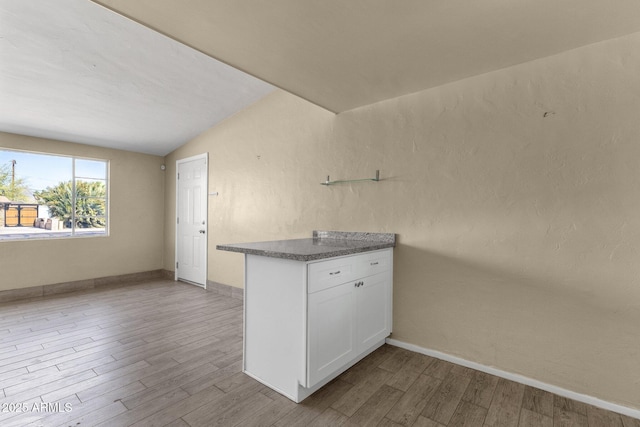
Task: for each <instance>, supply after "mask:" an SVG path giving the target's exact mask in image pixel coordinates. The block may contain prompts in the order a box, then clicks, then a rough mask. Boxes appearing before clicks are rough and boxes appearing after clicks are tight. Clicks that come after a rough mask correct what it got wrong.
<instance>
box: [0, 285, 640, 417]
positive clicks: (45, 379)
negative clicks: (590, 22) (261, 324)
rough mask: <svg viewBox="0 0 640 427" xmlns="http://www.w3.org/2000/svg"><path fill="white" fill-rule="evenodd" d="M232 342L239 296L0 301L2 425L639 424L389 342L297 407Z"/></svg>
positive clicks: (115, 291) (145, 293)
mask: <svg viewBox="0 0 640 427" xmlns="http://www.w3.org/2000/svg"><path fill="white" fill-rule="evenodd" d="M241 334H242V303H241V301H240V300H237V299H232V298H229V297H225V296H222V295H219V294H217V293H214V292H205V291H203V290H201V289H199V288H196V287H194V286H190V285H186V284H181V283H177V284H176V283H174V282H171V281H157V282H149V283H144V284H137V285H131V286H122V287H114V288H109V289H101V290H93V291H84V292H77V293H72V294H65V295H59V296H52V297H45V298H37V299H33V300H28V301H17V302H12V303H4V304H0V387H1V389H0V404H1V405H2V407H1V409H2V411H1V412H0V425H1V426H3V427H10V426H74V427H83V426H93V425H99V426H109V427H113V426H130V425H133V426H165V425H166V426H172V427H179V426H207V427H210V426H225V427H226V426H236V425H238V426H278V427H289V426H305V427H306V426H338V425H345V426H355V425H366V426H418V427H436V426H521V427H525V426H545V427H546V426H549V427H551V426H589V427H598V426H606V427H640V420H635V419H631V418H628V417H625V416H622V415H619V414H615V413H612V412H607V411H604V410H602V409H598V408H595V407H592V406H588V405H585V404H582V403H579V402H575V401H572V400H568V399H565V398H562V397H559V396H555V395H553V394H550V393H548V392H544V391H541V390H538V389H534V388H531V387H528V386H524V385H521V384H518V383H514V382H511V381H507V380H503V379H500V378H497V377H494V376H492V375H488V374H485V373H482V372H478V371H473V370H471V369H468V368H464V367H461V366H457V365H453V364H451V363H448V362H445V361H441V360H437V359H433V358H430V357H428V356H424V355H421V354H417V353H412V352H409V351H406V350H403V349H400V348H397V347H391V346H388V345H385V346H383V347H381V348H380V349H378V350H377V351H375V352H374V353H372V354H371V355H370V356H369V357H367V358H365V359H364V360H363V361H361V362H360V363H358V364H357V365H355V366H354V367H353V368H351V369H350V370H348V371H347V372H345V373H344V374H343V375H341V376H340V377H338V378H337V379H336V380H334V381H333V382H331V383H330V384H328V385H327V386H325V387H324V388H323V389H321V390H320V391H319V392H317V393H316V394H314V395H312V396H311V397H310V398H308V399H307V400H306V401H304V402H303V403H302V404H298V405H296V404H294V403H293V402H291V401H289V400H288V399H286V398H284V397H282V396H280V395H279V394H278V393H275V392H273V391H271V390H270V389H268V388H267V387H265V386H263V385H261V384H260V383H258V382H256V381H255V380H253V379H251V378H249V377H248V376H246V375H244V374H242V373H241V372H240V363H241V359H242V339H241ZM42 403H45V404H46V405H45V406H44V407H43V406H41V405H42ZM16 404H17V405H18V406H19V407H23V406H24V407H25V408H26V409H27V410H26V412H24V413H18V412H15V411H16V410H17V409H19V408H16V406H15V405H16ZM11 405H13V406H11ZM34 405H35V406H34ZM65 405H68V406H67V407H66V408H71V411H68V412H67V411H65Z"/></svg>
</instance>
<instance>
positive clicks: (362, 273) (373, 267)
mask: <svg viewBox="0 0 640 427" xmlns="http://www.w3.org/2000/svg"><path fill="white" fill-rule="evenodd" d="M391 263H392V259H391V251H389V250H383V251H376V252H369V253H365V254H362V255H358V256H357V257H355V263H354V264H355V265H354V267H355V274H356V276H357V277H367V276H373V275H374V274H378V273H382V272H384V271H389V270H391Z"/></svg>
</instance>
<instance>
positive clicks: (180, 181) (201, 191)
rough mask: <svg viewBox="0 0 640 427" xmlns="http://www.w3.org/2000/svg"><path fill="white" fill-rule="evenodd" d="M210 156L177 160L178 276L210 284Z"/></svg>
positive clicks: (194, 281)
mask: <svg viewBox="0 0 640 427" xmlns="http://www.w3.org/2000/svg"><path fill="white" fill-rule="evenodd" d="M207 160H208V156H207V154H206V153H205V154H201V155H199V156H194V157H189V158H187V159H183V160H178V161H177V162H176V172H177V173H176V198H177V201H176V280H182V281H186V282H190V283H193V284H195V285H199V286H202V287H204V288H206V287H207V200H208V198H207V184H208V181H209V171H208V161H207Z"/></svg>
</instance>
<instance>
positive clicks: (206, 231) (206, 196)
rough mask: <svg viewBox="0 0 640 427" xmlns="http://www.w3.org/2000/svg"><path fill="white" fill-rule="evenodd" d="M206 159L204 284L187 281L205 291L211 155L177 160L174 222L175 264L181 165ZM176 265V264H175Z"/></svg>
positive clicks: (177, 245) (176, 260) (207, 272)
mask: <svg viewBox="0 0 640 427" xmlns="http://www.w3.org/2000/svg"><path fill="white" fill-rule="evenodd" d="M201 159H204V161H205V165H206V166H207V179H206V180H205V186H204V192H205V198H204V203H205V207H206V208H205V210H206V212H207V219H206V220H205V222H206V224H205V226H204V229H205V243H204V259H205V262H204V284H203V285H200V284H198V283H193V282H189V281H186V283H191V284H193V285H195V286H200V287H202V288H204V289H207V279H208V277H209V153H208V152H206V153H202V154H197V155H195V156H191V157H186V158H184V159H179V160H176V176H175V179H176V214H175V217H174V221H176V222H175V223H174V225H175V226H176V234H175V240H176V242H175V243H176V245H175V254H174V257H175V259H174V262H175V263H177V262H178V259H179V257H178V252H179V246H180V245H179V240H178V237H179V233H178V215H179V214H180V188H179V185H180V183H179V182H178V173H179V171H180V164H181V163H188V162H192V161H194V160H201ZM174 265H175V264H174ZM178 280H179V279H178V268H176V269H175V274H174V281H176V282H177V281H178Z"/></svg>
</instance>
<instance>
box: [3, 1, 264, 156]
mask: <svg viewBox="0 0 640 427" xmlns="http://www.w3.org/2000/svg"><path fill="white" fill-rule="evenodd" d="M273 89H274V88H273V87H272V86H270V85H269V84H266V83H264V82H262V81H260V80H258V79H256V78H254V77H251V76H249V75H247V74H244V73H242V72H240V71H238V70H236V69H234V68H232V67H230V66H228V65H225V64H223V63H221V62H219V61H217V60H215V59H213V58H211V57H209V56H207V55H204V54H202V53H200V52H198V51H196V50H194V49H192V48H190V47H187V46H185V45H183V44H181V43H178V42H176V41H175V40H173V39H170V38H168V37H165V36H163V35H161V34H159V33H157V32H155V31H152V30H150V29H148V28H147V27H145V26H142V25H140V24H137V23H135V22H133V21H131V20H129V19H127V18H124V17H123V16H120V15H118V14H116V13H113V12H111V11H110V10H108V9H105V8H103V7H102V6H100V5H97V4H95V3H92V2H90V1H88V0H56V1H51V0H0V131H5V132H11V133H18V134H23V135H30V136H39V137H46V138H52V139H58V140H63V141H71V142H78V143H84V144H90V145H98V146H106V147H111V148H117V149H122V150H130V151H136V152H143V153H150V154H156V155H166V154H168V153H169V152H171V151H173V150H174V149H175V148H177V147H179V146H180V145H182V144H184V143H185V142H187V141H189V140H190V139H192V138H194V137H195V136H197V135H198V134H200V133H201V132H202V131H204V130H205V129H207V128H209V127H211V126H213V125H215V124H217V123H219V122H220V121H221V120H224V119H225V118H227V117H229V116H230V115H232V114H234V113H236V112H238V111H240V110H242V109H243V108H245V107H246V106H248V105H249V104H251V103H253V102H255V101H257V100H258V99H260V98H261V97H263V96H264V95H265V94H267V93H269V92H270V91H272V90H273Z"/></svg>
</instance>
